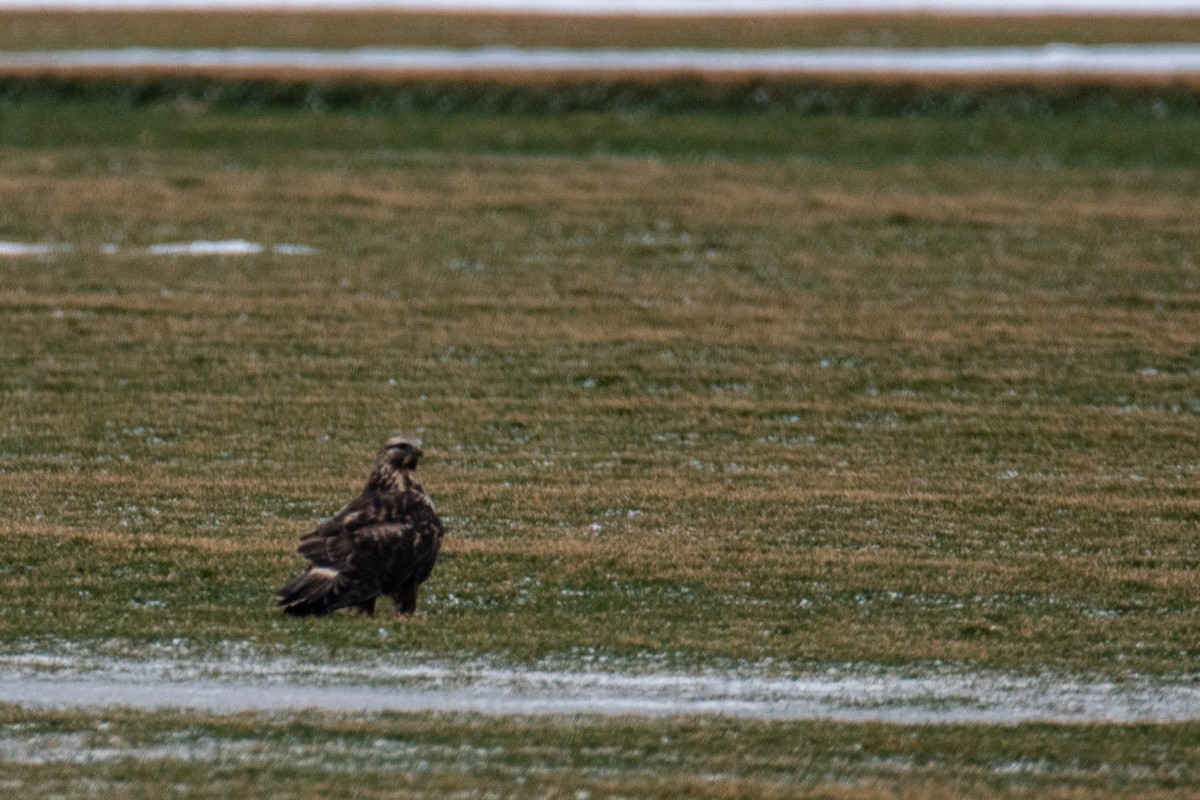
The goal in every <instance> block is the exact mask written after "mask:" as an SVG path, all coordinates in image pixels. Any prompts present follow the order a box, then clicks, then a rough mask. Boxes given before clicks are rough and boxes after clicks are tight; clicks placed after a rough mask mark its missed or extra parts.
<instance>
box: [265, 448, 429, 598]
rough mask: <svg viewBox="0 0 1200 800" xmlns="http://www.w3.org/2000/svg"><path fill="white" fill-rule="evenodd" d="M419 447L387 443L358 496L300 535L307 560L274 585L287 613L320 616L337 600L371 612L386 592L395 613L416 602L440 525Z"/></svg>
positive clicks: (303, 553) (303, 554)
mask: <svg viewBox="0 0 1200 800" xmlns="http://www.w3.org/2000/svg"><path fill="white" fill-rule="evenodd" d="M422 455H423V453H422V451H421V443H420V442H419V441H418V440H416V439H410V438H406V437H403V436H396V437H393V438H391V439H388V440H387V442H385V443H384V445H383V449H382V450H380V451H379V455H378V456H377V457H376V459H375V469H374V471H372V472H371V477H370V479H368V480H367V488H365V489H363V492H362V494H360V495H359V496H358V497H357V498H356V499H354V500H352V501H351V502H350V503H348V504H346V506H345V507H344V508H342V510H341V511H339V512H337V514H335V515H334V516H333V518H332V519H330V520H328V521H327V522H323V523H321V524H320V525H318V526H317V528H316V530H314V531H312V532H311V533H308V534H305V535H304V536H302V537H300V547H299V548H297V550H296V552H297V553H299V554H300V555H302V556H304V558H305V559H307V560H308V568H307V569H306V570H304V572H302V573H300V574H299V575H298V576H296V578H295V579H294V580H292V582H291V583H289V584H288V585H287V586H284V587H283V588H282V589H280V590H279V591H278V592H277V596H278V598H279V605H280V606H281V607H282V608H283V611H284V613H286V614H292V615H294V616H298V617H307V616H319V615H321V614H328V613H329V612H330V611H334V610H336V609H339V608H351V609H354V610H357V611H360V612H362V613H365V614H367V615H369V616H374V614H375V599H376V598H377V597H379V596H380V595H387V596H388V597H390V598H392V600H393V601H394V602H395V604H396V615H397V616H405V617H407V616H410V615H411V614H412V613H413V611H415V610H416V608H417V587H418V586H419V585H420V584H421V583H422V582H424V581H425V579H426V578H428V577H429V575H430V573H431V572H433V565H434V562H436V561H437V557H438V550H440V549H441V546H442V535H443V534H444V532H445V530H444V528H443V527H442V521H441V520H440V519H438V515H437V513H436V512H434V510H433V502H432V501H431V500H430V499H429V495H427V494H425V490H424V489H422V488H421V484H420V482H418V481H417V476H416V473H415V470H416V468H417V462H418V461H420V459H421V456H422Z"/></svg>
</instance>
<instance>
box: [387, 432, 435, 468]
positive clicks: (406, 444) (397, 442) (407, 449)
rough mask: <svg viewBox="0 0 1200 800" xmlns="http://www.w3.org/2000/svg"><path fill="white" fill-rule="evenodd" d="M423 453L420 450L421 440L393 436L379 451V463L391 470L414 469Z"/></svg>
mask: <svg viewBox="0 0 1200 800" xmlns="http://www.w3.org/2000/svg"><path fill="white" fill-rule="evenodd" d="M423 455H425V452H424V451H423V450H422V449H421V440H420V439H414V438H412V437H411V436H393V437H392V438H391V439H388V440H387V441H386V442H384V443H383V449H382V450H380V451H379V462H380V463H381V464H387V465H388V466H389V467H391V468H392V469H416V468H417V462H418V461H420V460H421V456H423Z"/></svg>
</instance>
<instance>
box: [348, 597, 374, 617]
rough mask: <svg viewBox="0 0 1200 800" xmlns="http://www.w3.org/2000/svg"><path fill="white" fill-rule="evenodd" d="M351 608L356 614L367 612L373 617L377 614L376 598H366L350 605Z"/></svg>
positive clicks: (366, 613)
mask: <svg viewBox="0 0 1200 800" xmlns="http://www.w3.org/2000/svg"><path fill="white" fill-rule="evenodd" d="M350 610H351V611H353V612H354V613H355V614H365V615H367V616H368V617H373V616H375V598H374V597H372V598H371V599H370V600H364V601H362V602H361V603H358V604H356V605H353V606H350Z"/></svg>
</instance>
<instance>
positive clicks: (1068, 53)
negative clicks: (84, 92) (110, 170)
mask: <svg viewBox="0 0 1200 800" xmlns="http://www.w3.org/2000/svg"><path fill="white" fill-rule="evenodd" d="M0 67H4V68H37V69H55V68H88V69H96V68H124V69H144V68H172V67H174V68H229V69H255V68H273V69H293V70H303V69H314V70H329V69H337V70H350V71H355V70H369V71H381V70H382V71H387V70H393V71H399V72H403V71H414V70H416V71H421V70H448V71H455V70H471V71H475V70H551V71H560V70H579V71H594V70H632V71H653V72H659V71H664V70H666V71H696V72H756V73H780V74H785V73H804V72H854V71H865V72H891V73H903V74H942V73H948V74H992V73H1005V74H1014V73H1016V74H1030V75H1048V74H1077V75H1101V74H1120V75H1187V74H1197V73H1200V45H1197V44H1147V45H1124V44H1108V45H1073V44H1047V45H1044V46H1041V47H975V48H928V49H896V48H827V49H809V50H786V49H780V50H701V49H687V48H680V49H651V50H629V49H619V48H603V49H595V50H570V49H561V48H530V49H521V48H513V47H480V48H474V49H465V50H458V49H448V48H419V47H417V48H370V47H368V48H360V49H355V50H305V49H271V48H229V49H192V50H172V49H156V48H136V47H135V48H123V49H112V50H59V51H50V50H47V51H30V52H6V53H0Z"/></svg>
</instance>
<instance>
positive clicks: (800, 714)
mask: <svg viewBox="0 0 1200 800" xmlns="http://www.w3.org/2000/svg"><path fill="white" fill-rule="evenodd" d="M364 676H369V680H371V681H372V683H366V682H365V681H364ZM0 702H7V703H14V704H18V705H22V706H35V707H55V708H74V707H111V706H130V707H136V708H165V707H182V708H192V709H201V710H206V711H214V712H236V711H254V710H257V711H285V710H295V709H302V708H320V709H324V710H329V711H385V710H390V711H455V712H473V713H482V714H493V715H513V714H581V713H582V714H602V715H613V714H635V715H643V716H662V715H676V714H720V715H730V716H739V717H749V718H757V719H833V720H843V721H866V720H877V721H884V722H892V723H899V724H947V723H978V724H998V725H1011V724H1017V723H1022V722H1034V721H1040V722H1062V723H1091V722H1116V723H1135V722H1136V723H1161V722H1180V721H1195V720H1200V681H1197V680H1196V679H1195V676H1187V677H1185V678H1183V679H1176V680H1175V681H1173V682H1166V681H1155V680H1151V679H1148V678H1140V677H1130V678H1125V679H1123V680H1120V681H1116V680H1104V679H1084V678H1064V677H1057V676H1021V675H1008V674H1004V673H996V672H965V671H952V670H937V669H928V670H925V671H923V672H917V671H899V670H886V669H875V670H871V671H866V672H860V671H854V670H852V669H832V670H828V671H826V672H821V673H817V674H811V675H800V676H793V677H772V676H769V675H754V674H743V673H740V672H738V673H732V672H705V673H700V674H695V673H676V672H659V673H648V674H640V673H628V672H605V671H566V670H549V669H528V670H520V669H506V668H498V667H491V666H482V665H476V664H459V665H438V664H433V665H418V666H396V665H390V664H387V663H385V662H380V663H377V664H376V663H372V664H370V665H369V666H366V667H364V665H362V664H344V665H343V664H315V663H306V662H300V661H296V660H292V659H276V660H256V659H243V658H236V659H229V660H225V661H192V660H187V659H158V660H150V661H129V660H120V659H104V658H101V659H89V658H87V657H80V656H53V655H38V654H28V655H14V656H4V657H0Z"/></svg>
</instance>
